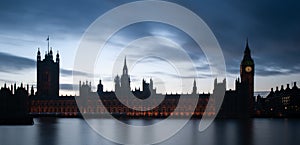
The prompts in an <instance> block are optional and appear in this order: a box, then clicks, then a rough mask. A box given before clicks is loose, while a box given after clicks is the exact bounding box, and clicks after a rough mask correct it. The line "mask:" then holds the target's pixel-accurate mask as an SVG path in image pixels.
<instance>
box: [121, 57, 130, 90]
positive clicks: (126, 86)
mask: <svg viewBox="0 0 300 145" xmlns="http://www.w3.org/2000/svg"><path fill="white" fill-rule="evenodd" d="M121 88H122V90H123V91H130V77H129V75H128V68H127V64H126V57H125V59H124V66H123V74H122V76H121Z"/></svg>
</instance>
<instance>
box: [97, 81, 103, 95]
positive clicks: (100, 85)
mask: <svg viewBox="0 0 300 145" xmlns="http://www.w3.org/2000/svg"><path fill="white" fill-rule="evenodd" d="M97 92H98V94H99V95H100V94H102V93H103V85H102V81H101V80H99V84H98V86H97Z"/></svg>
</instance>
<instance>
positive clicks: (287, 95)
mask: <svg viewBox="0 0 300 145" xmlns="http://www.w3.org/2000/svg"><path fill="white" fill-rule="evenodd" d="M299 94H300V89H299V88H298V87H297V84H296V82H294V85H293V87H292V88H290V84H287V85H286V88H284V86H283V85H281V89H280V90H279V88H278V87H276V90H275V91H274V89H273V88H271V91H270V93H269V94H268V95H267V97H266V98H262V97H261V96H258V97H257V109H258V110H260V113H261V114H262V115H269V116H275V117H284V116H290V117H293V116H295V117H296V116H299V115H300V97H299Z"/></svg>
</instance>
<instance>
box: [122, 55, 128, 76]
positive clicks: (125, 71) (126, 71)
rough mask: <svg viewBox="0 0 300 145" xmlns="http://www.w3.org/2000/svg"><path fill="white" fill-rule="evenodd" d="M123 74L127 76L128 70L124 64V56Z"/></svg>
mask: <svg viewBox="0 0 300 145" xmlns="http://www.w3.org/2000/svg"><path fill="white" fill-rule="evenodd" d="M123 74H128V69H127V64H126V56H125V59H124V66H123Z"/></svg>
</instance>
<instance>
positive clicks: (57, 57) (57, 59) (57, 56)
mask: <svg viewBox="0 0 300 145" xmlns="http://www.w3.org/2000/svg"><path fill="white" fill-rule="evenodd" d="M59 60H60V59H59V53H58V51H57V54H56V63H59Z"/></svg>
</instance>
